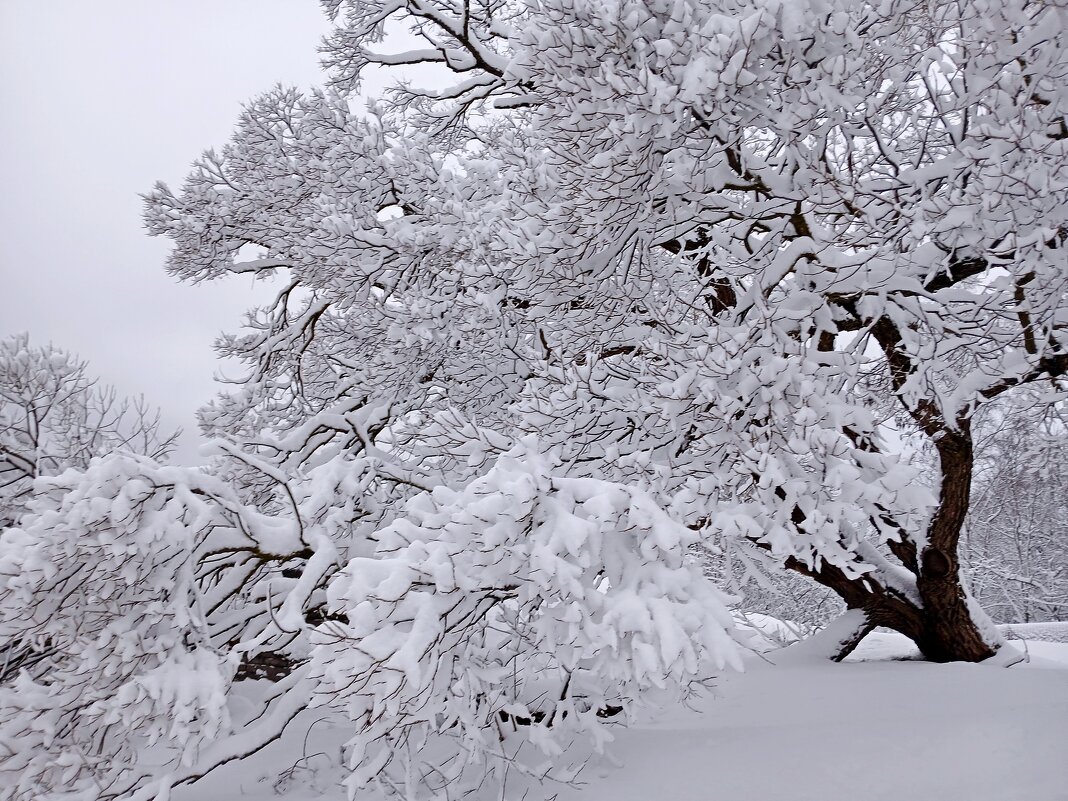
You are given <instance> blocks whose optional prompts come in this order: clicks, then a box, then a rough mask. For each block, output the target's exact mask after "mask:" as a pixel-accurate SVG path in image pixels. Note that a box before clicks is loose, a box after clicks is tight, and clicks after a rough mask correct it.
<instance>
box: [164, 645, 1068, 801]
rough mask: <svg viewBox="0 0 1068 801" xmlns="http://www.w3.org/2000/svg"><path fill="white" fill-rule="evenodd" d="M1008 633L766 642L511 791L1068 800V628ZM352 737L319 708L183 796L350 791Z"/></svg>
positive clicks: (630, 797)
mask: <svg viewBox="0 0 1068 801" xmlns="http://www.w3.org/2000/svg"><path fill="white" fill-rule="evenodd" d="M1008 647H1010V648H1015V649H1017V650H1019V651H1020V655H1021V657H1023V660H1022V661H1020V662H1018V663H1017V664H1015V665H1013V666H1012V667H1008V668H1006V667H999V666H993V665H968V664H949V665H936V664H930V663H927V662H922V661H918V660H917V659H916V655H915V653H914V652H913V650H912V649H911V648H910V647H909V644H908V642H907V641H906V640H904V638H902V637H900V636H898V635H894V634H891V633H880V632H876V633H874V634H872V635H869V637H868V638H866V640H865V641H864V642H863V643H862V644H861V646H860V648H858V649H857V651H856V652H854V654H853V655H851V656H850V657H849V659H848V660H847V661H845V662H843V663H841V664H835V663H831V662H827V661H822V660H820V661H817V660H812V661H803V660H796V659H791V660H784V664H781V665H775V664H773V661H774V660H775V658H776V656H777V655H778V654H777V653H776V652H772V653H769V654H765V655H764V656H756V655H754V656H753V657H751V659H750V660H749V661H748V663H747V669H746V671H745V673H741V674H737V673H729V674H728V673H724V674H722V675H720V676H717V677H715V678H714V679H713V680H712V681H711V692H710V693H709V694H708V695H706V696H704V697H701V698H699V699H698V700H697V701H696V702H695V703H694V704H693V708H691V709H686V708H673V709H667V710H664V711H663V713H662V714H661V715H660V716H659V717H658V718H657V719H655V720H650V721H646V722H639V723H637V724H635V725H633V726H632V727H630V728H626V729H624V728H622V727H620V728H619V730H618V732H617V734H616V740H615V742H614V743H612V744H610V745H609V751H608V753H607V754H606V755H605V756H595V757H593V758H592V759H591V760H590V761H589V763H588V764H587V765H586V767H585V768H584V770H583V771H582V772H581V773H580V774H579V777H578V779H577V780H576V782H575V783H574V785H562V784H545V785H542V786H540V787H527V786H524V785H520V784H519V783H518V782H517V783H516V784H515V786H514V787H509V788H508V790H509V792H508V795H507V797H508V798H520V797H523V794H524V790H530V792H528V793H527V794H526V796H525V797H526V798H527V799H528V801H534V799H537V798H553V797H554V796H555V798H556V801H657V800H658V799H671V801H690V800H691V799H692V801H808V799H811V800H812V801H883V799H885V800H886V801H901V799H904V798H912V799H917V800H918V801H919V800H921V799H939V800H940V801H1013V800H1014V799H1018V801H1064V800H1066V799H1068V643H1056V642H1048V641H1047V642H1043V641H1031V640H1018V641H1015V642H1012V643H1010V645H1009V646H1008ZM255 685H259V686H255ZM268 687H269V685H267V684H266V683H265V682H256V683H254V687H253V688H254V689H255V690H259V691H263V690H266V689H268ZM235 717H240V710H235ZM309 727H310V731H309ZM343 739H344V731H343V730H342V729H340V728H336V729H335V728H332V727H331V725H330V723H329V721H325V720H322V718H321V712H320V713H319V714H314V713H305V714H304V716H302V717H301V718H298V719H297V720H296V721H294V724H293V726H291V728H290V729H289V730H288V731H287V733H286V735H285V736H284V737H283V738H282V739H281V740H280V741H279V742H277V743H275V744H273V745H271V746H269V747H268V748H267V749H265V750H264V751H262V752H260V753H259V754H257V755H255V756H254V757H252V758H249V759H245V760H243V761H240V762H236V763H231V764H229V765H227V766H224V767H223V768H221V769H219V770H217V771H215V772H214V773H213V774H211V775H210V776H208V777H207V778H205V779H204V780H202V781H201V782H199V783H197V784H195V785H192V786H190V787H185V788H180V789H178V790H176V791H175V792H174V795H173V797H172V798H173V801H271V800H272V799H276V798H284V799H286V801H312V799H314V800H315V801H343V799H346V794H345V791H344V789H343V788H342V787H341V785H340V778H341V775H342V774H341V771H340V769H339V767H338V760H337V754H338V744H339V743H340V742H341V741H342V740H343ZM305 755H306V756H305ZM569 756H570V757H572V758H573V759H574V761H576V762H581V761H582V760H583V759H584V758H585V756H584V755H583V754H569ZM290 765H292V766H294V767H293V769H292V770H290V771H289V774H288V776H287V778H286V779H285V780H283V781H278V780H277V778H276V777H277V776H278V773H279V771H280V770H284V769H285V768H286V767H287V766H290ZM360 799H361V801H376V797H375V795H374V794H369V795H365V794H361V795H360Z"/></svg>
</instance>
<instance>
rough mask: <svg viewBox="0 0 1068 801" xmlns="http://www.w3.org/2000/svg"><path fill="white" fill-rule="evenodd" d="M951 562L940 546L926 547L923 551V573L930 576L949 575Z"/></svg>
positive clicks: (942, 576)
mask: <svg viewBox="0 0 1068 801" xmlns="http://www.w3.org/2000/svg"><path fill="white" fill-rule="evenodd" d="M950 567H951V563H950V561H949V557H948V556H947V555H946V552H945V551H943V550H941V549H940V548H927V549H925V550H924V552H923V573H924V575H925V576H930V577H931V578H945V577H946V576H948V575H949V569H950Z"/></svg>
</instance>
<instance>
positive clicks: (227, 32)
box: [0, 0, 329, 460]
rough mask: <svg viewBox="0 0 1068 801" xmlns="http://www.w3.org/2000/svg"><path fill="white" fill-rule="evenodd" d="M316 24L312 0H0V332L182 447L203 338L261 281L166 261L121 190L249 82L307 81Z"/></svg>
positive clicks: (188, 142) (215, 127) (211, 134)
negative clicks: (79, 371) (145, 418)
mask: <svg viewBox="0 0 1068 801" xmlns="http://www.w3.org/2000/svg"><path fill="white" fill-rule="evenodd" d="M328 24H329V23H328V21H327V20H326V19H325V17H324V16H323V15H322V13H321V12H320V9H319V4H318V2H317V0H153V1H152V2H145V0H92V2H86V1H85V0H47V2H46V1H45V0H0V115H2V121H3V122H2V124H0V337H4V336H7V335H8V334H11V333H15V332H17V331H29V332H30V335H31V339H33V340H36V341H37V342H38V343H41V344H43V343H45V342H47V341H52V342H54V343H55V344H56V345H58V346H60V347H63V348H65V349H67V350H71V351H74V352H76V353H78V354H79V355H81V356H82V357H83V358H85V359H87V360H89V362H90V370H91V372H92V373H93V374H96V375H98V376H100V377H101V378H102V379H103V380H105V381H107V382H108V383H111V384H114V385H115V386H116V387H117V388H118V390H119V391H120V392H121V393H123V394H129V395H135V394H141V393H143V394H144V395H145V396H146V398H148V400H149V401H151V402H152V403H155V404H158V405H159V406H161V407H162V408H163V410H164V414H165V416H166V418H167V420H168V422H169V423H170V424H171V425H172V426H175V425H180V426H182V427H183V428H184V429H186V437H185V439H184V442H183V447H182V450H181V452H180V454H179V457H180V458H182V459H183V460H191V459H195V454H196V426H195V422H194V417H193V413H194V410H195V409H196V408H197V407H198V406H199V405H200V404H202V403H203V402H205V401H207V400H208V399H210V398H211V396H212V395H213V394H214V392H215V391H216V386H217V385H215V384H214V383H213V374H214V372H215V371H216V369H217V365H216V362H215V357H214V353H213V352H212V350H211V343H212V341H213V339H214V338H215V336H216V335H217V334H218V333H219V332H220V331H221V330H224V329H226V330H236V329H237V327H238V325H239V323H240V320H241V313H242V312H243V310H244V309H246V308H247V307H249V306H251V305H253V304H254V303H255V302H257V300H259V301H262V299H263V295H262V290H260V292H258V293H254V292H253V289H252V284H251V283H250V282H249V281H246V280H237V279H234V280H233V281H232V282H228V283H226V284H217V283H214V284H202V285H200V286H196V287H191V286H183V285H180V284H178V283H177V282H176V281H175V280H174V279H172V278H170V277H168V276H167V275H166V273H165V272H164V270H163V263H164V259H165V257H166V254H167V248H168V243H167V241H166V240H161V239H150V238H149V237H148V236H146V235H145V233H144V232H143V230H142V229H141V220H140V217H141V200H140V198H139V197H138V194H139V193H141V192H145V191H148V190H149V189H150V188H151V187H152V184H153V183H154V182H155V181H156V180H163V181H166V182H168V183H170V184H171V185H172V186H173V185H175V184H180V182H181V181H182V179H183V177H184V176H185V174H186V172H187V170H188V167H189V165H190V163H191V162H192V161H193V159H194V158H196V157H197V156H198V155H199V154H200V152H201V151H202V150H204V149H206V148H208V147H211V146H219V145H221V144H223V143H224V142H225V141H226V139H227V138H228V136H229V133H230V130H231V129H232V127H233V125H234V123H235V122H236V119H237V115H238V113H239V111H240V106H241V104H242V103H243V102H245V101H246V100H248V99H250V98H251V97H252V96H254V95H255V94H257V93H259V92H261V91H265V90H267V89H269V88H270V87H271V86H272V85H273V84H274V83H277V82H281V83H284V84H295V85H297V86H300V87H308V86H311V85H313V84H318V83H321V82H322V75H321V73H320V71H319V66H318V58H319V56H318V53H317V45H318V41H319V38H320V37H321V36H322V35H323V34H324V33H325V32H326V30H327V28H328Z"/></svg>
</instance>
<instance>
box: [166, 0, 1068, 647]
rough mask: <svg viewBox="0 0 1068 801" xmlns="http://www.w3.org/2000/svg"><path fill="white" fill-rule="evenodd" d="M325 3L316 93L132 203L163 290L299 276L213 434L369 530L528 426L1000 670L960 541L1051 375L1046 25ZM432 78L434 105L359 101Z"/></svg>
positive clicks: (767, 11) (920, 637) (854, 13)
mask: <svg viewBox="0 0 1068 801" xmlns="http://www.w3.org/2000/svg"><path fill="white" fill-rule="evenodd" d="M810 6H811V7H810ZM328 8H329V10H331V11H332V12H334V13H337V14H339V15H340V23H339V27H338V30H337V32H336V33H335V34H334V35H333V36H332V37H331V38H330V39H329V40H328V43H327V45H326V52H327V54H328V58H329V60H330V62H331V63H332V64H333V66H334V72H333V80H334V83H333V86H332V88H331V89H330V90H329V91H326V92H321V93H315V94H312V95H308V96H303V95H300V94H299V93H297V92H294V91H289V90H281V89H279V90H277V91H274V92H272V93H269V94H268V95H265V96H263V97H262V98H260V99H258V100H257V101H255V102H254V103H252V104H250V105H249V106H248V108H247V109H246V111H245V113H244V115H243V117H242V121H241V124H240V126H239V129H238V131H237V133H236V135H235V137H234V139H233V141H232V142H231V143H230V144H229V145H228V146H227V147H226V148H224V149H223V150H222V151H221V152H219V153H215V152H212V153H208V154H207V155H206V156H205V157H204V159H203V160H202V161H201V163H200V164H199V165H198V167H197V168H196V170H195V171H194V173H193V174H192V175H191V176H190V177H189V179H188V181H187V183H186V185H185V187H184V188H183V189H182V191H181V192H179V193H177V194H176V193H173V192H172V191H171V190H169V189H168V188H166V187H162V186H161V187H159V188H158V189H157V191H156V192H155V193H153V194H152V195H151V196H150V197H149V200H148V217H147V219H148V224H149V227H150V229H151V230H152V231H153V232H154V233H157V234H161V235H166V236H169V237H170V238H171V239H172V240H173V241H174V242H175V250H174V253H173V255H172V257H171V262H170V269H171V271H172V272H173V273H175V274H176V275H178V276H179V277H181V278H184V279H186V280H204V279H208V278H212V277H216V276H222V275H226V274H229V273H234V272H241V273H249V272H251V273H254V274H260V273H265V272H268V271H270V272H282V273H284V274H285V279H284V289H283V290H282V291H281V293H280V294H279V299H278V301H277V303H276V304H275V305H274V306H273V307H271V308H267V309H263V310H260V311H259V312H258V313H257V314H256V315H255V316H254V317H253V318H251V319H250V325H249V326H248V327H247V328H246V332H245V333H244V334H243V335H242V336H240V337H234V338H232V339H229V340H228V341H227V342H226V343H225V347H224V352H225V353H226V354H227V355H230V356H237V357H239V358H244V359H245V360H246V361H247V362H248V364H249V368H250V369H249V378H248V381H247V382H246V385H245V389H244V390H243V391H242V392H241V393H238V394H235V395H233V396H231V397H229V398H227V399H225V400H223V401H220V402H219V403H217V404H216V406H215V407H214V408H213V409H211V410H210V411H209V412H208V413H207V415H206V423H207V424H208V426H209V427H210V428H211V430H212V431H214V432H217V433H221V434H225V435H226V436H229V437H231V438H233V439H234V441H235V442H237V443H239V446H240V447H243V448H245V449H247V450H250V451H253V452H255V453H257V454H259V455H260V456H263V457H265V458H268V459H270V460H271V461H272V462H273V463H275V464H277V465H279V466H280V467H281V468H283V469H285V470H288V471H296V472H299V471H300V470H301V469H304V468H305V467H308V466H312V465H315V464H319V463H321V462H322V461H324V460H327V459H337V458H352V456H354V455H358V456H359V458H360V459H363V460H366V459H368V458H370V459H371V461H372V462H373V463H374V466H375V467H374V471H375V474H374V479H373V480H372V481H371V482H370V484H369V492H368V493H367V496H366V497H367V501H366V502H365V504H366V507H367V508H366V509H365V510H362V511H364V512H365V515H366V517H365V519H366V520H367V521H368V523H369V524H372V525H373V524H377V521H379V520H381V521H385V520H387V519H388V518H389V517H390V516H391V515H392V514H394V513H395V510H396V509H397V508H398V506H397V504H398V502H399V500H400V499H401V498H403V497H404V496H405V495H406V494H408V492H409V491H410V490H411V489H412V487H413V486H414V487H420V488H427V487H430V486H433V485H436V484H439V483H444V484H446V485H450V484H453V483H454V482H456V481H462V480H466V479H467V478H468V477H470V476H472V475H474V474H475V473H477V471H478V469H479V465H481V464H483V462H484V461H485V460H487V459H488V460H492V455H493V454H494V453H496V452H500V450H501V449H503V448H505V447H508V445H509V443H512V442H514V441H515V438H516V437H517V436H521V435H523V434H524V433H527V432H537V433H538V434H539V436H540V437H541V439H542V441H543V442H545V443H547V444H550V445H553V446H556V447H559V448H560V449H561V451H560V452H561V454H562V458H563V459H564V460H565V462H566V463H567V464H569V465H570V468H569V469H570V470H571V471H572V473H573V474H575V475H589V476H596V477H601V478H606V479H609V478H610V479H611V480H614V481H620V482H624V483H636V484H641V485H643V486H647V487H649V488H650V489H651V490H652V491H654V492H655V493H656V494H657V497H658V498H659V499H660V501H661V502H662V503H663V504H664V505H665V506H669V507H671V508H672V509H673V510H674V511H673V513H674V514H675V515H676V516H677V519H678V520H679V521H680V522H683V523H684V524H686V525H689V526H692V527H694V528H695V529H698V530H700V531H702V533H703V537H704V538H705V540H706V541H707V542H709V543H712V544H713V545H714V546H715V547H717V548H725V549H730V550H731V551H732V553H733V554H734V555H735V556H736V557H737V558H740V559H745V560H749V561H754V562H755V561H756V560H757V558H758V557H757V555H756V554H755V553H754V552H755V551H763V552H764V555H765V556H767V557H770V558H771V559H772V560H773V561H776V562H778V563H779V564H782V565H785V566H786V567H788V568H790V569H792V570H794V571H797V572H799V573H801V574H803V575H805V576H807V577H809V578H811V579H814V580H815V581H818V582H820V583H822V584H824V585H825V586H828V587H830V588H831V589H833V590H834V591H835V592H836V593H838V594H839V595H840V596H841V597H842V598H843V599H844V600H845V602H846V604H847V605H848V606H850V607H854V608H861V609H863V610H865V611H866V612H867V624H866V625H867V626H874V625H886V626H890V627H892V628H895V629H897V630H899V631H902V632H903V633H905V634H907V635H908V636H909V637H911V638H913V639H914V640H915V641H916V642H917V643H918V644H919V646H920V647H921V649H922V650H923V651H924V652H925V653H926V654H927V655H928V656H929V657H930V658H932V659H937V660H945V659H969V660H976V659H982V658H984V657H987V656H989V655H990V654H992V653H993V652H994V650H995V649H996V648H997V646H998V640H997V637H996V634H994V633H993V631H992V630H991V629H990V628H989V627H987V626H986V625H985V624H984V621H985V618H984V616H983V615H982V613H981V612H979V610H978V608H977V607H976V605H975V604H974V603H972V601H971V600H970V599H969V597H968V594H967V592H966V590H965V587H964V585H963V584H962V582H961V579H960V560H959V556H958V543H959V540H960V537H961V532H962V530H963V526H964V522H965V519H966V517H967V513H968V507H969V498H970V494H971V493H970V484H971V477H972V470H973V461H974V446H973V439H972V433H971V421H972V418H973V416H974V414H975V412H976V410H977V409H978V408H980V407H982V406H983V405H984V404H986V403H988V402H990V401H992V400H994V399H996V398H999V397H1001V396H1002V395H1005V394H1006V393H1011V392H1012V391H1013V390H1015V389H1017V388H1019V387H1022V386H1025V385H1026V386H1030V387H1033V388H1036V391H1037V390H1038V388H1042V387H1044V388H1045V391H1046V392H1047V393H1050V392H1051V393H1054V394H1056V393H1058V392H1060V391H1063V374H1064V372H1065V369H1066V367H1068V353H1066V352H1065V349H1064V345H1063V344H1062V340H1063V337H1064V336H1065V334H1064V326H1065V313H1066V312H1065V290H1066V287H1068V283H1066V280H1068V279H1066V275H1068V271H1066V270H1065V237H1066V231H1068V229H1066V225H1065V222H1066V221H1065V215H1066V214H1068V211H1066V209H1068V205H1066V203H1065V202H1064V201H1065V199H1066V193H1068V172H1066V170H1068V167H1066V166H1065V165H1066V162H1065V158H1064V156H1065V153H1064V151H1065V148H1066V147H1068V127H1066V123H1065V116H1064V114H1065V110H1066V105H1065V104H1066V102H1068V101H1066V99H1065V97H1064V92H1063V89H1062V85H1063V81H1062V80H1061V79H1062V78H1063V77H1064V76H1065V73H1066V71H1068V58H1066V57H1065V55H1064V48H1063V47H1062V44H1063V36H1064V30H1063V25H1064V17H1063V15H1062V14H1061V12H1060V10H1058V8H1056V7H1055V6H1051V5H1050V4H1048V3H1032V2H1022V1H1015V2H1011V3H998V4H985V3H979V2H970V3H963V4H944V3H927V2H916V1H915V0H897V1H896V2H888V3H881V4H868V3H853V2H848V3H846V2H841V3H836V2H819V3H811V4H807V3H802V4H801V5H798V4H796V3H789V4H788V3H780V2H773V1H769V2H738V3H733V2H730V3H705V2H686V1H685V0H680V1H679V2H663V3H659V2H655V3H650V2H636V1H635V2H628V1H627V0H613V1H612V2H574V1H573V0H550V1H549V2H543V3H538V4H531V5H522V6H520V5H510V4H485V5H482V4H465V5H463V6H462V7H461V6H455V7H454V6H453V5H452V4H450V3H436V2H428V1H426V0H418V2H416V1H415V0H412V1H411V2H407V3H363V2H361V3H346V2H336V3H331V4H328ZM405 28H406V31H405V30H401V29H405ZM412 37H415V38H416V39H419V40H421V41H422V42H423V43H424V44H426V45H428V46H427V47H421V48H418V49H414V50H410V49H403V50H400V51H398V50H397V49H395V48H391V43H393V42H400V43H401V46H402V47H404V48H406V47H407V45H408V43H410V41H411V40H412ZM426 63H430V64H434V65H436V66H437V67H438V73H439V74H438V76H437V78H436V82H437V84H438V85H440V84H441V83H442V80H441V78H442V76H447V75H448V74H449V73H450V72H451V73H452V74H453V75H454V76H455V83H454V84H452V86H451V88H445V89H436V90H429V89H426V90H423V89H420V88H419V87H418V86H416V85H414V84H412V83H407V84H404V85H402V86H401V87H400V88H398V89H397V90H396V91H395V92H394V93H393V94H391V95H389V96H388V97H387V98H386V99H385V100H384V101H382V102H380V103H379V104H378V105H376V106H375V107H374V109H373V113H372V114H370V115H367V114H361V113H358V112H356V111H354V110H353V108H352V104H351V102H350V97H351V93H352V92H353V91H356V90H358V89H359V88H360V80H361V77H362V76H363V75H364V73H365V71H366V69H367V68H368V67H370V66H376V67H381V66H382V65H387V66H395V65H415V64H426ZM252 250H255V251H256V253H257V255H256V256H255V257H249V255H248V254H249V253H250V251H252ZM914 436H915V437H919V438H920V439H921V440H924V441H925V442H926V443H928V445H929V447H930V450H931V452H932V453H933V454H934V457H935V458H934V461H935V464H934V470H933V479H932V480H930V481H926V480H924V474H923V471H922V470H921V469H920V465H919V464H917V465H916V466H915V467H913V466H910V464H909V463H908V462H909V455H908V454H909V452H910V448H902V447H898V445H897V443H899V442H900V441H902V440H905V441H908V439H909V438H910V437H914ZM922 447H923V446H912V447H911V450H913V451H916V452H919V450H922ZM342 454H344V456H342ZM371 485H373V487H374V489H371ZM859 633H860V632H858V634H859Z"/></svg>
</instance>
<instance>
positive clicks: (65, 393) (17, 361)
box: [0, 334, 178, 526]
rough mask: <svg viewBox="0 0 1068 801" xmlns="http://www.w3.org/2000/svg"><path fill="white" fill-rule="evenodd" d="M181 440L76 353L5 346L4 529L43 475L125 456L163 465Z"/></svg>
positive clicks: (12, 341) (20, 340)
mask: <svg viewBox="0 0 1068 801" xmlns="http://www.w3.org/2000/svg"><path fill="white" fill-rule="evenodd" d="M177 436H178V435H177V433H166V432H164V431H163V430H162V428H161V426H160V416H159V412H158V411H155V410H153V409H151V408H150V407H149V406H148V404H147V403H146V402H145V400H144V398H140V397H138V398H123V397H120V396H119V395H118V393H117V392H116V391H115V389H114V388H113V387H110V386H106V385H103V384H101V383H100V382H98V381H96V380H95V379H93V378H92V377H91V376H90V375H89V373H88V369H87V364H86V362H84V361H81V360H79V359H78V358H76V357H75V356H73V355H72V354H70V353H67V352H66V351H63V350H60V349H59V348H56V347H54V346H52V345H47V346H43V347H42V346H36V345H31V344H30V339H29V336H28V335H27V334H18V335H15V336H11V337H8V338H7V339H4V340H0V526H3V525H5V524H10V523H13V522H14V521H15V520H17V519H18V517H19V515H20V514H21V512H22V510H23V509H24V508H25V505H26V503H27V501H28V500H29V497H30V494H31V492H32V486H33V480H34V479H35V478H37V477H38V476H51V475H57V474H58V473H61V472H63V471H64V470H66V469H68V468H71V467H78V468H84V467H86V466H88V464H89V461H90V460H91V459H92V458H93V457H94V456H103V455H104V454H107V453H111V452H114V451H120V450H121V451H128V452H131V453H138V454H142V455H145V456H150V457H152V458H154V459H162V458H163V457H165V456H166V455H167V454H168V453H169V452H170V450H171V448H173V446H174V443H175V440H176V439H177Z"/></svg>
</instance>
